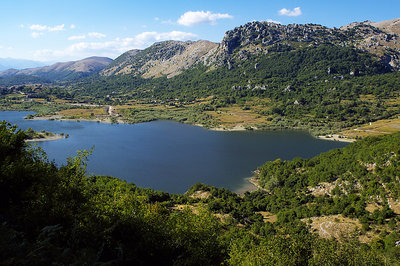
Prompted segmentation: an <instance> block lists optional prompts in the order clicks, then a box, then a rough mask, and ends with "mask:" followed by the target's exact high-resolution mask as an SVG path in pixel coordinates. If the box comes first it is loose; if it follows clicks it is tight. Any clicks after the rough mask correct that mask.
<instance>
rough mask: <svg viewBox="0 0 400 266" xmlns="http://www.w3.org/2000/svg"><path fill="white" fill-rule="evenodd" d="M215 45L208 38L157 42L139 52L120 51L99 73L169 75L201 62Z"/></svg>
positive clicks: (148, 75)
mask: <svg viewBox="0 0 400 266" xmlns="http://www.w3.org/2000/svg"><path fill="white" fill-rule="evenodd" d="M216 46H217V44H215V43H212V42H208V41H197V42H191V41H187V42H179V41H166V42H159V43H155V44H153V45H152V46H151V47H149V48H147V49H145V50H143V51H139V50H132V51H128V52H126V53H124V54H122V55H121V56H120V57H118V58H116V59H115V62H114V63H112V64H110V65H109V66H108V67H106V68H105V69H104V70H103V71H102V72H101V73H100V74H101V75H104V76H110V75H119V74H130V75H135V76H141V77H144V78H150V77H156V78H158V77H161V76H164V75H165V76H167V77H168V78H171V77H174V76H176V75H178V74H180V73H182V72H183V71H185V70H187V69H189V68H190V67H192V66H193V65H195V64H197V63H199V62H203V61H204V60H205V58H207V54H209V53H210V52H211V51H212V50H213V49H215V48H216Z"/></svg>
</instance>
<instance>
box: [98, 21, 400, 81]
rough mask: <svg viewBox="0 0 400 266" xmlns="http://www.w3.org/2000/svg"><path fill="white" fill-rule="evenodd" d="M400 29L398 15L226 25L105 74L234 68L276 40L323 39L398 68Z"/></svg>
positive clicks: (290, 45)
mask: <svg viewBox="0 0 400 266" xmlns="http://www.w3.org/2000/svg"><path fill="white" fill-rule="evenodd" d="M399 31H400V23H398V19H397V20H391V21H385V22H380V23H372V22H368V21H367V22H362V23H353V24H350V25H346V26H343V27H342V28H340V29H336V28H333V29H331V28H327V27H324V26H320V25H314V24H306V25H298V24H293V25H281V24H274V23H270V22H251V23H247V24H245V25H243V26H240V27H236V28H235V29H233V30H230V31H227V32H226V33H225V36H224V38H223V39H222V41H221V43H220V44H218V45H217V44H215V43H210V42H207V41H197V42H178V41H167V42H160V43H155V44H154V45H152V46H151V47H149V48H147V49H145V50H143V51H139V50H133V51H129V52H127V53H126V54H123V55H121V56H120V57H119V58H117V59H116V62H115V63H114V64H111V65H110V66H109V67H107V68H106V69H104V70H103V71H102V75H104V76H110V75H119V74H130V75H134V76H141V77H144V78H149V77H160V76H163V75H165V76H167V77H168V78H171V77H173V76H175V75H177V74H180V73H182V72H183V70H186V69H188V68H190V67H191V66H193V65H195V64H197V63H200V64H203V65H207V66H211V67H215V66H227V67H228V68H231V67H232V63H233V62H232V60H239V61H247V60H248V59H250V58H251V57H254V56H261V55H265V54H268V52H269V50H270V49H271V46H272V47H273V46H274V45H277V44H280V45H284V46H285V47H286V48H285V49H292V50H293V49H302V48H307V47H311V46H314V47H315V46H320V45H334V46H337V47H350V48H351V47H353V48H358V49H359V50H362V51H366V52H369V53H371V54H373V55H375V56H377V60H381V61H383V62H384V63H385V64H387V65H388V66H390V67H391V68H393V69H396V70H398V69H399V68H400V61H399V56H398V51H399V50H400V42H399V41H398V38H399V36H398V33H399ZM396 51H397V52H396ZM128 55H129V56H128Z"/></svg>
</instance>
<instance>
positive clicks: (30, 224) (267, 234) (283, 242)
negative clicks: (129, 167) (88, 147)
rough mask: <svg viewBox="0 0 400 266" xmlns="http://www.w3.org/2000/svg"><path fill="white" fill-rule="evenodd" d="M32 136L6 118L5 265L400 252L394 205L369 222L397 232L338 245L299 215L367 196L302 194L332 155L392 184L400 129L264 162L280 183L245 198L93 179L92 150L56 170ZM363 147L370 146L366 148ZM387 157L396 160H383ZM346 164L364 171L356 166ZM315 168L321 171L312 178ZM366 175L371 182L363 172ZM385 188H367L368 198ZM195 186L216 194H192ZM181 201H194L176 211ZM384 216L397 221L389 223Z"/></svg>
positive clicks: (1, 202)
mask: <svg viewBox="0 0 400 266" xmlns="http://www.w3.org/2000/svg"><path fill="white" fill-rule="evenodd" d="M25 138H26V133H25V132H23V131H21V130H18V129H17V128H16V127H14V126H11V125H10V124H7V123H5V122H2V123H1V124H0V148H1V151H2V152H1V154H0V223H1V225H0V231H1V235H2V237H1V238H0V250H1V251H2V252H0V261H1V262H2V263H4V264H12V265H13V264H16V265H20V264H27V265H37V264H42V265H43V264H60V265H64V264H71V263H74V264H85V263H86V264H96V263H110V264H114V265H115V264H117V265H118V264H129V263H130V264H132V263H135V264H139V265H144V264H146V265H148V264H160V265H218V264H221V263H222V264H231V265H249V264H254V265H258V264H269V265H274V264H279V265H283V264H285V265H306V264H309V265H339V264H340V265H342V264H351V265H382V264H388V265H390V264H396V263H397V262H398V260H399V259H400V250H399V249H400V248H399V247H395V244H394V243H395V242H396V241H397V240H399V239H400V235H399V234H398V233H396V231H398V227H399V221H398V218H397V216H395V215H394V214H393V213H392V212H390V209H388V208H387V207H384V210H385V213H383V211H380V212H378V213H377V214H376V215H375V213H374V214H373V215H371V217H367V218H368V219H369V220H368V221H367V222H368V223H370V226H373V225H374V224H375V223H382V224H391V226H392V228H394V229H392V230H389V229H388V230H385V231H382V232H381V233H380V234H379V235H377V236H376V238H375V239H374V240H373V241H372V242H371V243H370V244H362V243H360V242H359V241H358V240H357V235H354V236H353V237H351V236H348V238H347V239H342V240H341V241H339V242H338V241H337V240H334V239H321V238H319V237H318V236H317V235H315V234H312V233H310V232H309V230H308V228H307V226H306V225H305V223H303V222H301V221H300V218H301V217H310V216H311V215H317V216H319V215H321V214H323V213H327V211H322V210H324V209H327V210H328V209H333V210H332V211H331V213H343V214H345V215H352V214H353V213H354V211H346V210H341V209H340V208H336V209H334V206H335V205H334V203H335V202H340V204H339V205H340V206H342V205H343V204H344V205H345V204H346V203H348V204H349V205H352V204H355V205H354V208H355V209H356V211H357V210H358V209H359V208H358V206H359V201H360V200H362V198H363V197H364V194H362V195H361V196H359V195H357V194H348V195H346V194H341V193H340V192H338V193H337V195H335V196H333V197H330V199H329V197H328V196H327V197H322V198H313V196H311V195H306V194H302V193H301V191H303V190H304V188H305V186H307V185H308V183H310V184H311V183H312V184H315V183H317V182H320V181H323V180H327V181H332V177H329V175H328V174H327V173H326V172H329V171H331V169H332V168H326V167H325V166H326V162H324V159H325V158H328V159H329V158H335V159H337V160H338V162H337V164H339V163H340V162H343V161H344V160H346V159H348V156H354V157H355V158H357V159H359V160H362V161H363V162H376V163H377V167H376V172H377V173H379V176H380V177H382V180H387V181H385V182H386V183H387V184H388V186H389V184H391V182H390V180H393V179H395V176H396V172H398V165H397V156H398V155H399V147H400V136H399V135H393V136H387V137H380V138H368V139H366V140H363V141H360V142H358V143H355V144H353V145H350V146H349V147H348V148H345V149H343V150H335V151H332V152H330V153H327V154H323V155H320V156H318V157H316V158H313V159H311V160H310V161H307V162H306V161H304V160H299V159H296V160H294V161H293V162H280V161H276V162H270V163H267V164H266V165H265V166H262V167H261V168H260V176H261V177H263V178H264V177H267V176H269V174H268V173H276V174H277V178H278V182H277V184H276V186H275V187H271V186H270V187H269V192H267V191H262V190H259V191H257V192H252V193H246V194H245V195H244V197H239V196H238V195H237V194H235V193H232V192H230V191H228V190H226V189H217V188H215V187H210V186H206V185H202V184H196V185H194V186H193V187H192V188H190V189H189V191H188V192H187V193H185V194H184V195H171V194H168V193H164V192H156V191H153V190H150V189H142V188H138V187H136V186H135V185H134V184H128V183H126V182H124V181H121V180H119V179H116V178H112V177H104V176H88V175H87V174H86V173H85V165H86V160H87V156H88V155H89V154H88V153H87V152H80V153H79V156H78V157H75V158H69V159H68V163H67V164H66V165H63V166H61V167H58V166H56V165H55V164H54V163H51V162H49V161H48V160H47V159H46V156H45V154H44V153H43V152H42V151H40V150H37V149H35V148H32V147H29V146H26V144H25V142H24V139H25ZM365 146H368V147H369V151H370V152H369V153H365V154H361V152H359V149H361V148H364V147H365ZM386 151H390V152H393V153H394V154H395V155H396V156H394V155H390V154H389V155H388V154H387V153H386ZM352 154H353V155H352ZM375 155H376V156H375ZM334 156H336V157H334ZM346 156H347V157H346ZM385 156H386V157H385ZM387 156H389V157H387ZM387 158H390V162H391V165H390V166H387V167H384V166H382V163H385V162H386V159H387ZM328 159H326V160H328ZM311 162H312V163H311ZM357 163H358V162H357ZM277 165H280V166H279V167H278V166H277ZM293 165H296V166H299V167H301V166H302V165H303V166H304V167H307V170H306V169H304V171H303V170H301V171H300V172H301V173H303V172H304V174H305V172H309V173H310V177H307V176H306V177H304V176H303V175H298V174H296V173H297V172H296V171H295V172H293V170H292V169H293V168H294V166H293ZM392 166H393V167H394V168H393V169H392V168H391V167H392ZM346 167H353V168H349V171H354V169H357V166H356V165H355V164H354V165H349V164H344V166H343V169H345V168H346ZM379 167H381V168H382V169H381V170H378V168H379ZM296 168H297V167H296ZM296 168H294V169H296ZM325 168H326V169H325ZM340 169H342V168H339V169H338V170H332V171H336V172H333V173H331V176H335V175H343V172H345V171H344V170H340ZM379 169H380V168H379ZM394 170H396V172H395V173H394V174H393V173H392V172H393V171H394ZM378 171H379V172H378ZM359 172H360V173H361V174H363V173H364V172H365V171H364V172H363V171H362V169H360V170H359ZM312 173H315V174H312ZM317 173H321V175H317V176H316V177H314V176H315V175H316V174H317ZM391 173H392V174H391ZM353 174H354V175H355V176H357V175H356V173H355V172H354V173H353ZM357 174H358V172H357ZM283 175H286V176H285V177H286V179H285V180H283V181H282V180H281V179H280V178H281V176H283ZM311 176H313V178H312V177H311ZM319 176H321V177H319ZM349 176H350V175H349ZM265 181H266V183H268V182H269V180H265ZM360 182H361V183H362V184H364V181H363V178H362V176H360ZM369 182H373V181H372V180H370V181H369ZM393 185H394V186H396V184H393ZM378 190H379V189H378ZM378 190H376V191H374V190H371V191H370V190H368V191H366V192H365V196H367V195H376V193H378ZM196 191H203V192H207V193H209V196H208V197H206V198H193V197H190V196H189V195H191V194H193V193H195V192H196ZM394 191H396V189H393V193H395V192H394ZM299 192H300V193H299ZM362 193H364V192H362ZM358 198H361V199H358ZM397 198H398V197H397ZM312 200H317V201H318V204H316V205H315V208H316V209H320V210H321V213H318V214H317V213H311V212H308V213H306V212H304V213H306V214H299V212H298V210H301V209H304V208H307V206H314V205H309V204H307V203H308V202H310V201H312ZM329 204H330V205H329ZM382 204H385V203H384V202H383V203H382ZM296 205H297V206H296ZM177 206H187V207H186V208H184V209H183V210H182V211H179V210H177V208H176V207H177ZM340 206H339V207H340ZM328 207H329V208H328ZM313 208H314V207H313ZM260 210H263V211H265V210H270V211H271V212H272V213H277V214H278V220H277V222H275V223H270V222H264V221H263V218H262V216H261V215H260V214H259V213H257V212H258V211H260ZM361 212H362V211H361ZM355 213H356V212H355ZM223 214H226V215H223ZM355 215H356V216H358V214H357V213H356V214H355ZM374 215H375V216H377V220H374V217H372V216H374ZM221 216H222V217H223V218H219V217H221ZM380 217H383V218H382V219H380ZM387 217H389V218H390V217H392V218H390V220H389V221H388V220H387ZM365 230H368V229H365ZM343 237H346V236H343Z"/></svg>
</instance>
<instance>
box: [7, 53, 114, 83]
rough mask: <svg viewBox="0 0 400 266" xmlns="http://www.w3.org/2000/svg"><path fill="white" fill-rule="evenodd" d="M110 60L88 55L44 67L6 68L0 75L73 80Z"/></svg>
mask: <svg viewBox="0 0 400 266" xmlns="http://www.w3.org/2000/svg"><path fill="white" fill-rule="evenodd" d="M112 61H113V60H112V59H111V58H107V57H89V58H85V59H82V60H79V61H70V62H64V63H55V64H53V65H50V66H44V67H36V68H26V69H22V70H18V69H8V70H5V71H2V72H0V77H1V78H10V77H15V76H22V77H26V76H33V77H39V78H42V79H46V80H49V81H64V80H73V79H77V78H81V77H85V76H89V75H91V74H93V73H98V72H99V71H101V70H102V69H104V68H105V67H106V66H107V65H109V64H110V63H111V62H112Z"/></svg>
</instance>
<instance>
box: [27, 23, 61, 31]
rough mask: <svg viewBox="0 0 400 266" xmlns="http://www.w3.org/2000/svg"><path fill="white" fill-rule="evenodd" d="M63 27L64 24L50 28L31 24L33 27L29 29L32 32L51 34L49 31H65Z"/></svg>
mask: <svg viewBox="0 0 400 266" xmlns="http://www.w3.org/2000/svg"><path fill="white" fill-rule="evenodd" d="M64 27H65V25H64V24H61V25H57V26H54V27H50V26H47V25H40V24H33V25H30V26H29V29H30V30H34V31H49V32H51V31H63V30H65V29H64Z"/></svg>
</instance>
